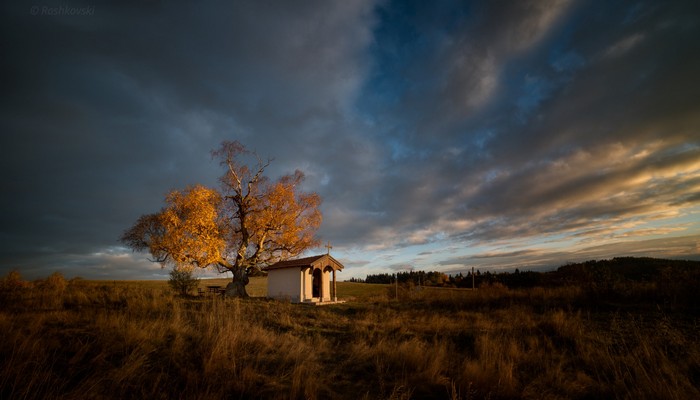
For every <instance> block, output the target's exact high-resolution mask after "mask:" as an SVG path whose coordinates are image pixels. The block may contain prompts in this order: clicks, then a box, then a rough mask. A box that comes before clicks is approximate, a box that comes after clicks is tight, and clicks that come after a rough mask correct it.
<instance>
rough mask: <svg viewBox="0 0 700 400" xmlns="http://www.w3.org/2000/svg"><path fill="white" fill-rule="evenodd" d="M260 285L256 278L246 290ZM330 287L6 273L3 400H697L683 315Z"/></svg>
mask: <svg viewBox="0 0 700 400" xmlns="http://www.w3.org/2000/svg"><path fill="white" fill-rule="evenodd" d="M207 284H214V283H213V281H202V282H201V285H203V286H204V285H207ZM221 284H225V282H222V283H221ZM265 285H266V283H265V278H255V279H253V280H252V282H251V284H250V285H249V292H250V294H251V295H252V296H261V295H263V294H264V293H265ZM338 287H339V288H338V291H339V294H340V295H341V298H342V297H345V298H347V299H350V300H351V301H348V302H347V303H344V304H339V305H332V306H326V307H311V306H304V305H296V304H290V303H285V302H278V301H271V300H267V299H264V298H261V297H257V298H256V297H253V298H251V299H246V300H238V299H221V298H220V297H218V296H203V297H194V296H193V297H190V298H179V297H176V296H174V295H173V294H172V292H171V291H170V290H169V288H168V286H167V284H166V283H165V282H95V281H82V280H73V281H70V282H66V281H65V280H63V279H62V278H61V277H60V276H52V277H49V278H48V279H46V280H44V281H41V282H33V283H28V282H22V281H19V280H17V279H14V280H12V279H9V278H8V277H6V278H4V280H3V286H2V292H1V296H2V299H1V300H2V306H1V308H0V332H2V335H3V340H2V342H0V398H3V399H86V398H87V399H91V398H92V399H100V398H120V399H121V398H139V399H141V398H148V399H169V398H192V399H222V398H236V399H239V398H263V399H267V398H270V399H272V398H275V399H358V398H359V399H363V398H365V399H410V398H416V399H426V398H428V399H430V398H435V399H485V398H488V399H519V398H524V399H594V398H620V399H697V398H700V390H699V389H698V386H699V385H700V346H699V345H698V343H700V334H699V333H698V332H700V330H699V329H698V318H697V316H696V315H694V314H692V313H690V314H689V313H685V312H678V311H676V310H671V309H665V308H664V307H663V305H639V304H607V305H605V304H601V303H599V304H598V305H596V306H595V307H593V306H587V305H586V304H587V303H586V301H587V300H586V296H585V294H584V293H583V292H582V290H581V289H578V288H576V287H566V288H552V289H543V288H534V289H528V290H509V289H506V288H504V287H498V286H496V287H490V288H484V289H479V290H476V291H469V290H449V289H442V290H435V289H423V290H415V289H407V288H401V290H400V291H399V298H398V299H395V298H393V297H394V296H393V295H394V290H395V289H394V288H393V287H387V286H383V285H370V284H360V283H339V285H338Z"/></svg>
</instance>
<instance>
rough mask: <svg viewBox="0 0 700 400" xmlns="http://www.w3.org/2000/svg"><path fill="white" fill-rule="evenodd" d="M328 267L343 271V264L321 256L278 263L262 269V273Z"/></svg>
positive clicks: (323, 255) (329, 256) (330, 257)
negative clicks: (285, 269)
mask: <svg viewBox="0 0 700 400" xmlns="http://www.w3.org/2000/svg"><path fill="white" fill-rule="evenodd" d="M325 266H330V267H331V268H333V269H336V270H338V269H343V268H344V267H343V264H341V263H340V262H339V261H338V260H336V259H335V258H333V257H332V256H331V255H330V254H322V255H318V256H312V257H304V258H297V259H295V260H286V261H280V262H278V263H275V264H272V265H269V266H267V267H264V268H263V270H264V271H269V270H272V269H282V268H323V267H325Z"/></svg>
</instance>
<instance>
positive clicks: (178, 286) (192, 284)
mask: <svg viewBox="0 0 700 400" xmlns="http://www.w3.org/2000/svg"><path fill="white" fill-rule="evenodd" d="M168 285H170V287H171V288H172V289H173V290H174V291H175V292H177V293H178V294H180V295H181V296H187V294H188V293H189V292H190V290H194V289H195V288H196V287H197V286H199V279H197V278H195V277H194V275H193V274H192V269H189V268H173V270H172V271H170V279H169V280H168Z"/></svg>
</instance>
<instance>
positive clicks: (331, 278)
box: [263, 254, 344, 303]
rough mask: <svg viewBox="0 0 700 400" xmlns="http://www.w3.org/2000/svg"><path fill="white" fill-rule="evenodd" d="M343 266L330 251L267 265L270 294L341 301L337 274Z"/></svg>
mask: <svg viewBox="0 0 700 400" xmlns="http://www.w3.org/2000/svg"><path fill="white" fill-rule="evenodd" d="M343 268H344V267H343V264H341V263H340V262H338V260H336V259H335V258H333V257H331V256H330V254H324V255H321V256H313V257H306V258H300V259H297V260H287V261H280V262H278V263H276V264H273V265H270V266H268V267H265V268H263V270H264V271H267V297H271V298H273V299H288V300H291V301H292V302H295V303H323V302H335V301H338V293H337V292H336V277H335V274H336V271H338V270H342V269H343Z"/></svg>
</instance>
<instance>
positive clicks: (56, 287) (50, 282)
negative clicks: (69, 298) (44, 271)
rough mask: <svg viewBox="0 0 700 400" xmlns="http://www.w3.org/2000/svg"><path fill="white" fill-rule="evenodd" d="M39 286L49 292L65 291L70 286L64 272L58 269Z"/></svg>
mask: <svg viewBox="0 0 700 400" xmlns="http://www.w3.org/2000/svg"><path fill="white" fill-rule="evenodd" d="M39 286H40V287H41V289H42V290H45V291H49V292H63V291H64V290H65V289H66V286H68V281H67V280H66V278H64V277H63V274H62V273H60V272H58V271H57V272H54V273H53V274H51V275H49V277H48V278H46V279H45V280H43V281H41V283H40V285H39Z"/></svg>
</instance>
